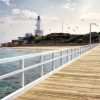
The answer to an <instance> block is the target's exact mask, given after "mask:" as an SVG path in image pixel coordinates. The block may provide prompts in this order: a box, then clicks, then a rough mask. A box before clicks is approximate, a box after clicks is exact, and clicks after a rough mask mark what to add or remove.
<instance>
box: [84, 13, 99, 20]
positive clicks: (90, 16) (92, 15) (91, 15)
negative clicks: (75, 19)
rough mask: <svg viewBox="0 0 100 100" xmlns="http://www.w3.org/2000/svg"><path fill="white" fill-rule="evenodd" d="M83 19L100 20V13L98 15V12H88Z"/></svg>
mask: <svg viewBox="0 0 100 100" xmlns="http://www.w3.org/2000/svg"><path fill="white" fill-rule="evenodd" d="M82 18H86V19H97V20H98V19H99V20H100V13H96V12H88V13H84V14H83V15H82Z"/></svg>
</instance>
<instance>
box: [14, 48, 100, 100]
mask: <svg viewBox="0 0 100 100" xmlns="http://www.w3.org/2000/svg"><path fill="white" fill-rule="evenodd" d="M68 66H69V67H65V68H64V69H62V70H61V71H59V72H57V73H55V74H54V75H52V76H51V77H50V78H48V79H46V80H45V81H43V82H41V83H40V84H38V85H36V86H33V87H31V88H30V89H29V90H28V91H26V92H25V93H24V94H22V95H20V96H19V97H17V98H16V99H15V100H100V46H99V47H97V48H96V49H94V50H93V51H92V52H90V53H88V54H87V55H85V56H83V57H81V58H80V59H78V60H76V61H75V62H73V63H71V64H70V65H68Z"/></svg>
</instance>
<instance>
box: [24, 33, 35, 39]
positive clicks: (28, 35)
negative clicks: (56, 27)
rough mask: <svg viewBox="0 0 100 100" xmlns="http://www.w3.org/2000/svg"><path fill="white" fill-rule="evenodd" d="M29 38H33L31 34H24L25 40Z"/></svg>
mask: <svg viewBox="0 0 100 100" xmlns="http://www.w3.org/2000/svg"><path fill="white" fill-rule="evenodd" d="M31 36H33V34H32V33H26V34H25V37H26V38H29V37H31Z"/></svg>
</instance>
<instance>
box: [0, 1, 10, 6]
mask: <svg viewBox="0 0 100 100" xmlns="http://www.w3.org/2000/svg"><path fill="white" fill-rule="evenodd" d="M0 1H1V2H3V3H5V4H6V5H7V6H10V5H11V4H10V1H11V0H0Z"/></svg>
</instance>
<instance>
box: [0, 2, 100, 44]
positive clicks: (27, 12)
mask: <svg viewBox="0 0 100 100" xmlns="http://www.w3.org/2000/svg"><path fill="white" fill-rule="evenodd" d="M38 15H39V16H41V27H42V30H43V31H44V35H46V34H49V33H52V32H58V33H59V32H62V23H63V32H64V33H68V32H69V33H71V34H86V33H89V24H90V23H96V25H95V24H94V25H92V31H97V32H98V31H100V28H99V27H100V25H99V24H100V0H0V43H1V42H8V41H9V42H10V41H11V40H12V39H17V38H18V37H19V36H24V35H25V33H33V34H34V29H35V24H36V18H37V16H38ZM97 26H98V27H97Z"/></svg>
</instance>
